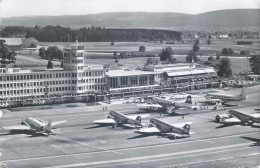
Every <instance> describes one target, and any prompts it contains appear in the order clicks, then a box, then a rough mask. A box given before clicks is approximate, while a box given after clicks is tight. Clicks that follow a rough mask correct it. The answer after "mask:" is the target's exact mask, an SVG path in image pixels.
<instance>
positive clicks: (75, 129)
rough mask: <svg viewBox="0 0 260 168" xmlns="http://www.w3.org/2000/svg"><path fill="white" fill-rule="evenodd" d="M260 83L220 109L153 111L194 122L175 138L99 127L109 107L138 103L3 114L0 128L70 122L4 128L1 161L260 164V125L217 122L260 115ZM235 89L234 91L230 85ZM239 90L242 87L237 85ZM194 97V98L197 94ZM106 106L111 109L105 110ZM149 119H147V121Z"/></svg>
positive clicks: (132, 108) (133, 109)
mask: <svg viewBox="0 0 260 168" xmlns="http://www.w3.org/2000/svg"><path fill="white" fill-rule="evenodd" d="M259 90H260V86H255V87H250V88H245V91H246V94H247V100H245V101H243V102H238V106H236V107H229V108H225V110H224V109H221V110H215V111H213V110H210V109H208V110H198V111H194V113H192V114H190V115H186V116H185V117H184V119H182V116H168V115H165V114H162V116H160V114H159V113H156V112H153V113H150V117H149V118H159V119H160V120H162V121H165V122H167V123H179V122H193V123H192V125H191V132H193V134H192V135H191V137H188V138H183V139H175V140H171V139H168V138H166V137H162V136H158V135H150V136H144V135H140V134H136V133H135V132H134V131H135V129H128V128H122V127H116V128H112V127H111V126H99V125H95V124H94V123H93V121H94V120H99V119H105V118H106V114H107V113H108V112H109V111H110V110H114V111H119V112H122V113H124V114H131V115H133V114H137V115H138V113H141V112H142V111H140V110H139V107H138V106H137V105H135V104H120V105H119V104H102V105H96V106H85V107H84V106H79V107H76V106H75V107H64V108H55V107H53V106H50V107H47V106H46V107H44V108H42V107H40V106H37V107H33V108H28V109H26V108H24V109H23V108H22V110H19V111H13V112H5V110H2V111H3V116H2V118H1V119H0V126H1V128H2V127H3V126H13V125H17V124H18V123H20V122H21V120H22V118H25V117H34V118H39V119H41V120H43V121H45V122H47V121H48V119H49V118H51V119H52V121H58V120H67V122H66V123H64V124H61V125H59V126H57V128H56V129H54V135H49V136H32V135H28V134H25V133H24V132H17V133H11V134H10V133H9V132H7V131H5V130H3V129H1V130H0V139H1V141H2V140H4V139H6V141H2V142H0V148H1V149H0V152H1V154H2V155H1V161H2V162H3V163H4V164H6V165H7V166H8V167H12V168H16V167H19V168H21V167H28V168H30V167H32V168H34V167H57V168H66V167H133V168H136V167H160V168H169V167H254V166H259V165H260V160H259V157H260V151H259V143H256V142H254V141H252V140H250V139H254V138H255V139H257V140H258V141H259V140H260V138H259V137H260V136H259V131H260V130H259V128H260V125H258V124H254V126H241V125H233V126H224V125H221V124H219V123H216V122H214V119H215V116H216V115H217V114H222V113H226V112H227V111H228V110H230V109H239V110H240V111H245V112H246V113H252V114H253V113H259V111H257V110H256V109H259V108H260V107H259V104H260V101H259V100H260V94H259ZM232 91H233V89H232ZM234 92H238V89H237V90H236V89H234ZM194 99H195V98H194ZM104 106H106V107H107V108H108V109H107V110H103V107H104ZM149 118H147V119H143V120H142V122H145V123H147V122H148V121H149Z"/></svg>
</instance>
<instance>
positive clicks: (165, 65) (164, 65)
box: [151, 63, 196, 68]
mask: <svg viewBox="0 0 260 168" xmlns="http://www.w3.org/2000/svg"><path fill="white" fill-rule="evenodd" d="M190 65H191V63H177V64H160V65H151V66H154V67H155V68H160V67H162V68H163V67H178V66H190ZM194 65H196V64H194Z"/></svg>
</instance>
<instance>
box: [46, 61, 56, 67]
mask: <svg viewBox="0 0 260 168" xmlns="http://www.w3.org/2000/svg"><path fill="white" fill-rule="evenodd" d="M53 66H54V64H53V62H52V61H51V60H49V61H48V64H47V69H53Z"/></svg>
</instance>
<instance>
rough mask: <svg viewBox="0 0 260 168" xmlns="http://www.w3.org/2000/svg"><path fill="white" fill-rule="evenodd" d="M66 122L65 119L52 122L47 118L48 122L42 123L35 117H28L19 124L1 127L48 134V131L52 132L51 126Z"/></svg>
mask: <svg viewBox="0 0 260 168" xmlns="http://www.w3.org/2000/svg"><path fill="white" fill-rule="evenodd" d="M65 122H67V121H66V120H63V121H55V122H52V121H51V119H49V121H48V123H44V122H43V121H41V120H39V119H35V118H31V117H28V118H26V119H25V120H23V119H22V122H21V123H20V125H17V126H10V127H3V129H6V130H11V131H12V130H24V131H26V130H30V131H33V132H34V133H35V134H44V135H46V134H47V135H49V134H50V133H53V131H52V126H55V125H59V124H62V123H65Z"/></svg>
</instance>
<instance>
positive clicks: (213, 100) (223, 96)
mask: <svg viewBox="0 0 260 168" xmlns="http://www.w3.org/2000/svg"><path fill="white" fill-rule="evenodd" d="M205 98H206V101H203V102H200V103H206V104H216V105H215V106H214V108H213V109H214V110H217V109H219V107H220V106H222V105H225V106H237V105H236V104H227V103H228V102H234V101H242V100H246V95H245V92H244V89H242V90H241V93H240V94H238V95H228V94H227V93H226V92H222V93H207V95H206V96H205Z"/></svg>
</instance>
